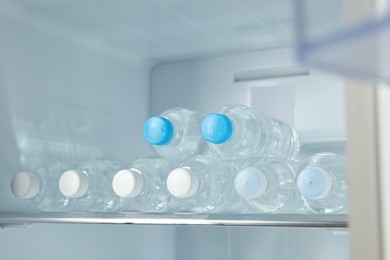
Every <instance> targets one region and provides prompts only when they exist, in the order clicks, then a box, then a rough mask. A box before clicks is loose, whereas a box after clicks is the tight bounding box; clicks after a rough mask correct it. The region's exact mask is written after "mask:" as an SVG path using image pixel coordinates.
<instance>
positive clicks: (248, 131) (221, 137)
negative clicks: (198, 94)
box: [201, 105, 299, 161]
mask: <svg viewBox="0 0 390 260" xmlns="http://www.w3.org/2000/svg"><path fill="white" fill-rule="evenodd" d="M201 134H202V136H203V138H204V139H205V140H207V141H208V142H209V146H210V150H211V151H212V153H213V154H214V155H216V156H218V157H220V158H221V159H224V160H235V161H243V160H247V159H249V158H250V157H253V156H255V157H257V156H273V157H278V158H292V157H294V155H295V154H297V152H298V151H299V141H298V135H297V133H296V132H295V130H294V129H293V128H291V127H290V126H288V125H287V124H285V123H283V122H281V121H279V120H276V119H273V118H270V117H268V116H265V115H256V113H255V112H254V111H253V110H252V109H251V108H249V107H246V106H243V105H227V106H223V107H221V108H219V109H218V110H217V111H216V112H215V113H213V114H209V115H207V116H206V117H205V118H204V119H203V121H202V123H201Z"/></svg>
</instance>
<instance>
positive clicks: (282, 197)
mask: <svg viewBox="0 0 390 260" xmlns="http://www.w3.org/2000/svg"><path fill="white" fill-rule="evenodd" d="M297 166H298V163H297V162H295V161H287V160H282V159H277V158H266V159H264V158H253V159H251V160H249V161H247V162H245V163H244V165H243V169H242V170H241V171H239V173H238V174H237V176H236V178H235V180H234V187H235V190H236V192H237V193H238V194H239V195H240V196H241V197H242V198H243V199H244V200H245V202H246V203H247V205H248V207H249V209H250V212H251V213H302V202H301V199H300V198H299V195H298V192H297V189H296V186H295V177H296V172H295V169H296V168H297Z"/></svg>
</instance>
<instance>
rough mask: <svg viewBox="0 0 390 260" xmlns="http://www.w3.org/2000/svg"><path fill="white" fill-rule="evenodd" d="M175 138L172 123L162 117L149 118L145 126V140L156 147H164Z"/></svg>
mask: <svg viewBox="0 0 390 260" xmlns="http://www.w3.org/2000/svg"><path fill="white" fill-rule="evenodd" d="M172 137H173V125H172V123H171V122H170V121H169V120H168V119H166V118H165V117H161V116H153V117H151V118H149V119H148V120H147V121H146V122H145V125H144V138H145V140H146V141H147V142H148V143H150V144H154V145H164V144H167V143H169V141H171V139H172Z"/></svg>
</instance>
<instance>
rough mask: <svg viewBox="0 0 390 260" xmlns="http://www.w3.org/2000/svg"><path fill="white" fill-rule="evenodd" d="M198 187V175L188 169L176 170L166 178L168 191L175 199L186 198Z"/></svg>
mask: <svg viewBox="0 0 390 260" xmlns="http://www.w3.org/2000/svg"><path fill="white" fill-rule="evenodd" d="M198 187H199V178H198V175H197V174H196V173H195V172H193V171H192V170H190V169H188V168H177V169H174V170H173V171H171V173H169V175H168V178H167V188H168V191H169V192H170V193H171V194H172V195H173V196H175V197H178V198H187V197H190V196H192V195H194V194H195V192H196V191H197V190H198Z"/></svg>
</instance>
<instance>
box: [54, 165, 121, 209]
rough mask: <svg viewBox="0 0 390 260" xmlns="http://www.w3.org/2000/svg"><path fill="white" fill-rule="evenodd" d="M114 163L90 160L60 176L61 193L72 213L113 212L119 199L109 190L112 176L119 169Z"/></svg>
mask: <svg viewBox="0 0 390 260" xmlns="http://www.w3.org/2000/svg"><path fill="white" fill-rule="evenodd" d="M121 168H122V167H121V164H120V163H118V162H115V161H103V160H101V161H100V160H90V161H87V162H85V163H83V164H81V165H80V166H79V167H78V169H76V170H68V171H66V172H64V173H63V174H62V175H61V178H60V180H59V184H58V185H59V188H60V191H61V193H62V194H63V195H64V196H66V197H68V198H69V199H70V201H71V202H72V203H73V205H72V207H71V210H73V211H91V212H105V211H115V210H117V209H118V207H119V203H120V198H119V197H118V196H116V195H115V193H114V191H113V190H112V189H111V185H110V184H111V180H112V177H113V176H114V174H115V173H116V172H117V171H118V170H119V169H121Z"/></svg>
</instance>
